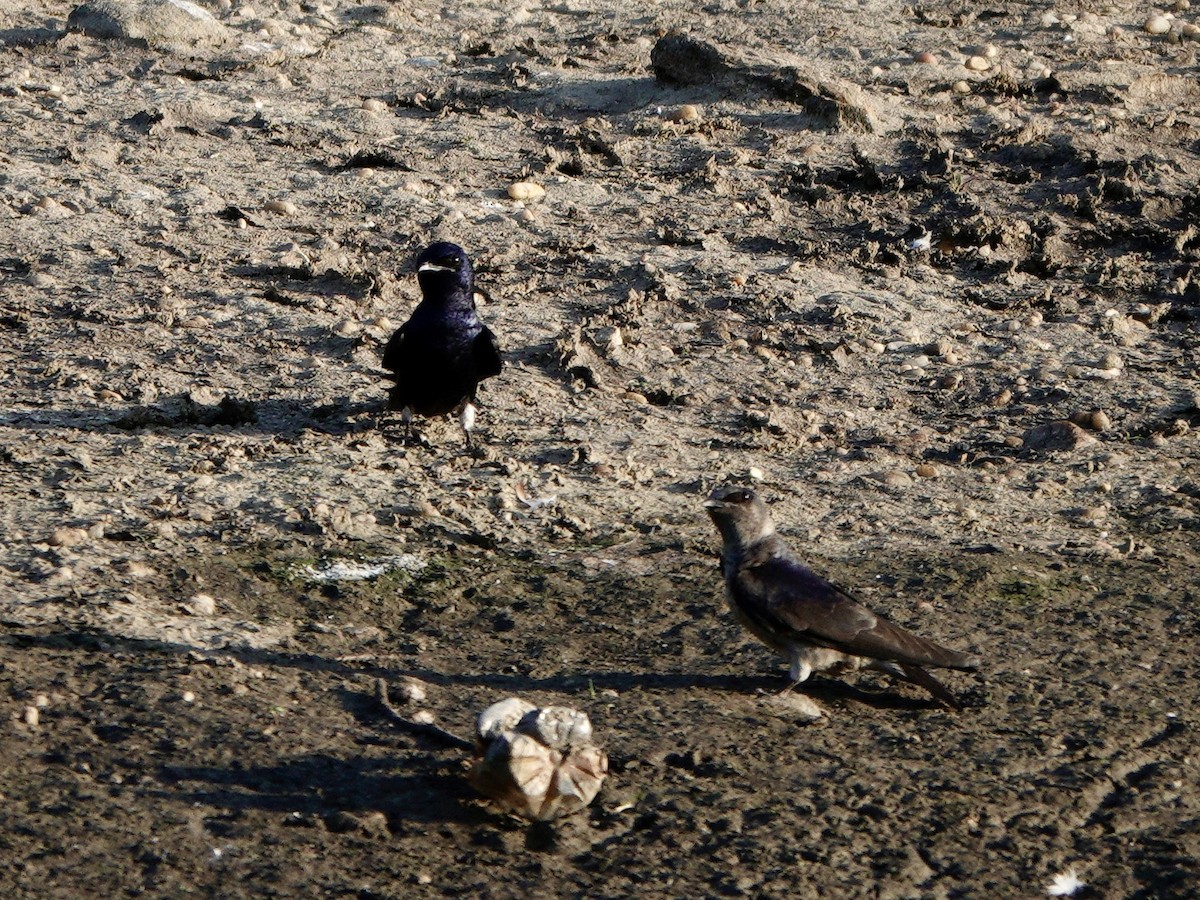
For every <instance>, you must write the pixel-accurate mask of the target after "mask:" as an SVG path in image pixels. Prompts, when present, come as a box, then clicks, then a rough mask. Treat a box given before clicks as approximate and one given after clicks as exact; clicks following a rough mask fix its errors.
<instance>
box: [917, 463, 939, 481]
mask: <svg viewBox="0 0 1200 900" xmlns="http://www.w3.org/2000/svg"><path fill="white" fill-rule="evenodd" d="M917 475H918V476H919V477H921V478H937V477H938V470H937V466H934V465H930V464H929V463H921V465H919V466H917Z"/></svg>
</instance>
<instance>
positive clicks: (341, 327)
mask: <svg viewBox="0 0 1200 900" xmlns="http://www.w3.org/2000/svg"><path fill="white" fill-rule="evenodd" d="M360 331H362V326H361V325H359V324H358V323H357V322H355V321H354V320H353V319H343V320H342V321H340V322H338V323H337V325H335V326H334V329H333V333H334V334H336V335H337V336H338V337H354V335H356V334H358V333H359V332H360Z"/></svg>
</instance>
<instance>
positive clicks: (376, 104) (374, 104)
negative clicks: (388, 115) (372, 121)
mask: <svg viewBox="0 0 1200 900" xmlns="http://www.w3.org/2000/svg"><path fill="white" fill-rule="evenodd" d="M362 108H363V109H365V110H366V111H367V112H369V113H381V112H387V108H388V105H387V104H386V103H384V102H383V101H382V100H376V99H375V98H374V97H368V98H367V99H366V100H364V101H363V102H362Z"/></svg>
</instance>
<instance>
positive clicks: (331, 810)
mask: <svg viewBox="0 0 1200 900" xmlns="http://www.w3.org/2000/svg"><path fill="white" fill-rule="evenodd" d="M442 765H443V762H442V761H440V760H436V759H433V760H430V761H429V762H428V763H427V764H426V766H425V767H424V768H425V769H426V771H420V772H413V771H405V772H401V771H399V770H398V764H397V763H396V762H395V761H393V760H388V759H365V758H361V757H354V758H351V759H338V758H336V757H333V756H327V755H324V754H314V755H312V756H307V757H301V758H299V759H293V760H289V761H286V762H281V763H279V764H278V765H272V766H239V765H237V764H236V763H235V764H234V765H232V766H229V767H220V766H174V765H168V766H163V767H162V768H161V769H160V770H159V773H158V774H159V778H160V779H161V780H162V782H163V783H164V784H166V785H171V786H178V787H180V788H182V790H173V791H169V792H164V793H163V794H162V796H164V797H168V798H169V799H171V800H173V801H183V802H186V803H202V804H205V805H208V806H217V807H222V808H224V809H228V810H230V811H234V812H243V811H246V810H261V811H266V812H276V813H284V814H291V815H292V822H291V824H294V825H297V826H304V825H312V824H315V822H314V817H319V818H321V819H324V820H325V822H326V825H327V826H328V827H330V828H331V830H349V829H348V828H346V827H344V826H343V827H339V820H340V819H341V818H342V817H344V816H345V814H347V813H351V814H353V813H355V812H375V811H381V812H383V813H385V814H386V815H387V817H388V823H389V827H390V828H392V829H393V830H395V829H396V828H397V827H402V826H403V822H404V821H405V820H411V821H417V822H452V821H459V822H462V821H466V822H469V821H474V820H478V819H481V818H482V813H479V812H473V811H472V809H471V808H470V807H469V806H467V805H466V804H465V802H464V801H467V800H470V799H474V798H475V796H476V795H475V794H474V793H473V792H472V791H471V789H470V787H469V785H468V784H467V782H466V780H465V779H464V778H462V777H461V775H458V773H455V774H454V775H451V774H448V773H447V774H441V773H439V772H438V771H437V769H438V768H440V767H441V766H442ZM197 784H198V785H200V786H198V787H194V786H193V785H197Z"/></svg>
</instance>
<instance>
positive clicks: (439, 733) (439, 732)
mask: <svg viewBox="0 0 1200 900" xmlns="http://www.w3.org/2000/svg"><path fill="white" fill-rule="evenodd" d="M375 699H376V700H377V701H378V702H379V705H380V706H382V707H383V711H384V712H386V713H387V714H388V717H389V718H390V719H391V720H392V722H393V723H394V724H396V725H399V726H401V727H403V728H406V729H408V730H409V731H415V732H416V733H418V734H423V735H425V736H427V737H433V738H437V739H438V740H439V741H441V742H442V743H444V744H449V745H450V746H451V747H457V748H458V749H460V750H474V749H475V745H474V744H472V743H471V742H470V741H464V740H463V739H462V738H460V737H459V736H458V735H457V734H454V733H453V732H450V731H447V730H446V729H445V728H442V727H441V726H440V725H435V724H433V723H432V722H414V721H413V720H412V719H409V718H408V717H406V716H403V715H401V714H400V711H399V710H398V709H396V707H394V706H392V701H391V700H389V699H388V689H387V682H385V681H384V680H383V679H382V678H376V679H375Z"/></svg>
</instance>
